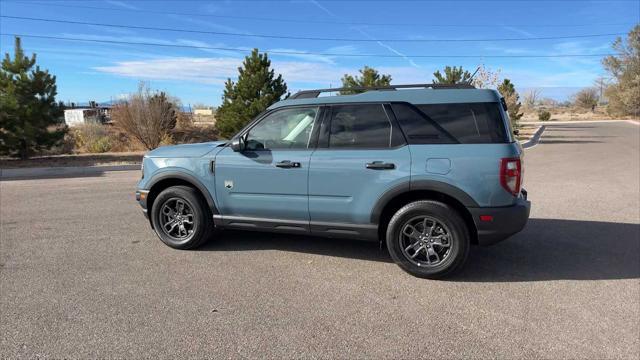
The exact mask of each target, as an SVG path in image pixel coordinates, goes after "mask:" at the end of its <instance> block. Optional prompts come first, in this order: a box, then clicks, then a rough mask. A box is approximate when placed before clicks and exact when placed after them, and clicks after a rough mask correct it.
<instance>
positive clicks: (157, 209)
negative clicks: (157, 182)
mask: <svg viewBox="0 0 640 360" xmlns="http://www.w3.org/2000/svg"><path fill="white" fill-rule="evenodd" d="M151 222H152V224H153V229H154V230H155V232H156V234H157V235H158V237H159V238H160V240H162V242H164V243H165V244H167V245H169V246H171V247H172V248H175V249H192V248H195V247H197V246H200V245H202V244H203V243H204V242H205V241H206V240H208V239H209V238H210V237H211V234H212V231H213V219H212V216H211V214H210V211H209V210H208V208H207V205H206V204H205V202H204V201H203V200H202V198H201V197H200V195H199V194H198V192H197V191H196V190H195V189H193V188H191V187H188V186H172V187H169V188H166V189H165V190H163V191H162V192H161V193H160V194H159V195H158V197H157V198H156V199H155V201H154V202H153V207H152V209H151Z"/></svg>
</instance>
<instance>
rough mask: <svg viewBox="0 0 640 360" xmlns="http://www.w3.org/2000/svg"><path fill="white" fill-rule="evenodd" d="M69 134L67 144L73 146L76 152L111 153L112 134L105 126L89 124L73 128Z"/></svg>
mask: <svg viewBox="0 0 640 360" xmlns="http://www.w3.org/2000/svg"><path fill="white" fill-rule="evenodd" d="M69 134H70V136H69V138H68V139H65V142H66V143H67V144H69V146H71V145H72V146H73V148H74V149H75V150H76V151H80V152H90V153H103V152H107V151H111V139H110V134H109V130H108V129H107V127H106V126H105V125H102V124H98V123H94V122H88V123H85V124H82V125H78V126H74V127H72V128H71V129H70V131H69ZM67 148H68V146H67Z"/></svg>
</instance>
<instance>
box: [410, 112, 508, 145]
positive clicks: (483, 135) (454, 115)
mask: <svg viewBox="0 0 640 360" xmlns="http://www.w3.org/2000/svg"><path fill="white" fill-rule="evenodd" d="M499 106H500V104H499V103H456V104H433V105H417V108H418V109H419V110H420V111H421V112H422V113H423V115H425V117H426V119H424V120H425V122H428V120H429V119H430V120H432V121H433V122H435V123H436V124H437V125H439V126H440V127H441V128H442V130H444V131H446V133H447V134H448V135H450V136H451V137H453V138H455V139H456V140H457V141H458V142H460V143H462V144H479V143H506V142H508V137H507V132H506V130H505V128H504V121H503V119H502V114H501V113H500V108H499ZM403 129H404V127H403ZM421 131H424V130H419V131H417V132H418V133H420V132H421ZM409 137H410V135H409Z"/></svg>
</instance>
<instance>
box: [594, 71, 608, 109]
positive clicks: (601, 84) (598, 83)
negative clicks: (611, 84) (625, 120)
mask: <svg viewBox="0 0 640 360" xmlns="http://www.w3.org/2000/svg"><path fill="white" fill-rule="evenodd" d="M606 85H607V83H606V79H605V78H604V76H600V77H598V78H597V79H596V86H597V87H598V88H599V90H600V96H599V97H598V104H602V103H603V102H604V97H603V96H604V88H605V86H606Z"/></svg>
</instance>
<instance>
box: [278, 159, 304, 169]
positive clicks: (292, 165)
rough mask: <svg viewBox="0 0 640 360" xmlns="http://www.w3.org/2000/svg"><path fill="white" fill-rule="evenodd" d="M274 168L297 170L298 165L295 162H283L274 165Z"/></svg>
mask: <svg viewBox="0 0 640 360" xmlns="http://www.w3.org/2000/svg"><path fill="white" fill-rule="evenodd" d="M276 166H277V167H279V168H284V169H290V168H299V167H300V163H299V162H295V161H289V160H283V161H280V162H278V163H276Z"/></svg>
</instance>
